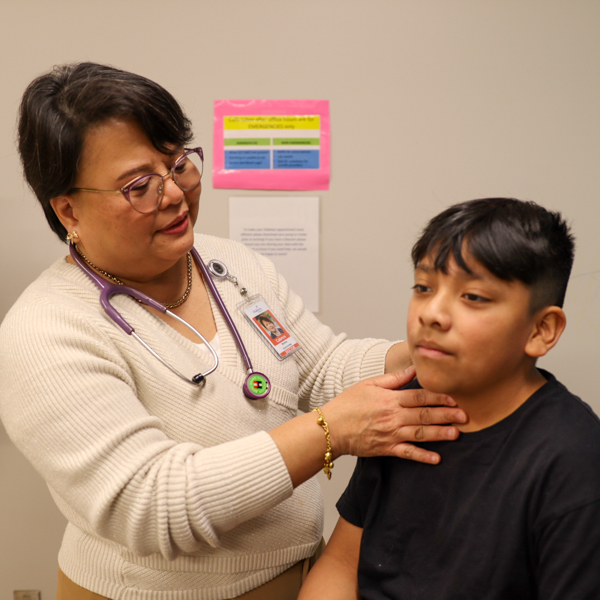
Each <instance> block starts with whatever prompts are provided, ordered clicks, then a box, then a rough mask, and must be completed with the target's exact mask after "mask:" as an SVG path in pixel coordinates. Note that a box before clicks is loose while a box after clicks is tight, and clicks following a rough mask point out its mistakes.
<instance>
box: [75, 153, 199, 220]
mask: <svg viewBox="0 0 600 600" xmlns="http://www.w3.org/2000/svg"><path fill="white" fill-rule="evenodd" d="M203 168H204V153H203V152H202V148H189V149H186V150H185V152H184V153H183V154H182V155H181V156H180V157H179V158H178V159H177V160H176V161H175V164H174V165H173V166H172V167H171V170H170V171H169V172H168V173H167V174H166V175H159V174H158V173H148V174H146V175H142V176H141V177H136V178H135V179H134V180H133V181H130V182H129V183H128V184H127V185H124V186H123V187H122V188H121V189H119V190H93V189H90V188H73V189H72V190H71V191H73V192H94V193H97V194H123V196H125V200H127V202H129V203H130V204H131V206H132V207H133V208H134V209H135V210H137V211H138V212H140V213H150V212H152V211H154V210H156V209H157V208H158V205H159V204H160V202H161V200H162V198H163V194H164V191H165V178H166V177H169V175H170V176H171V179H173V181H174V182H175V184H176V185H177V187H178V188H179V189H180V190H181V191H183V192H191V191H192V190H194V189H196V188H197V187H198V186H199V185H200V179H201V177H202V170H203Z"/></svg>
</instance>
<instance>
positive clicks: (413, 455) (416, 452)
mask: <svg viewBox="0 0 600 600" xmlns="http://www.w3.org/2000/svg"><path fill="white" fill-rule="evenodd" d="M394 455H395V456H397V457H398V458H405V459H407V460H414V461H416V462H422V463H427V464H431V465H437V464H438V463H439V462H440V460H441V457H440V455H439V454H437V453H436V452H430V451H429V450H425V449H424V448H419V447H418V446H413V445H412V444H407V443H403V444H398V445H397V446H396V452H395V454H394Z"/></svg>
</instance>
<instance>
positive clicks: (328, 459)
mask: <svg viewBox="0 0 600 600" xmlns="http://www.w3.org/2000/svg"><path fill="white" fill-rule="evenodd" d="M313 412H316V413H319V418H318V419H317V423H318V424H319V425H320V426H321V427H322V428H323V431H324V432H325V441H326V442H327V449H326V450H325V464H324V466H323V473H325V475H327V479H331V469H333V454H332V453H331V438H330V437H329V425H327V421H325V418H324V417H323V413H322V412H321V409H320V408H314V409H313Z"/></svg>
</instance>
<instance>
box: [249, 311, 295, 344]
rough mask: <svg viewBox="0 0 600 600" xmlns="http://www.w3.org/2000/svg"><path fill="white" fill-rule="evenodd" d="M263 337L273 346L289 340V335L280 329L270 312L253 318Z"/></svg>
mask: <svg viewBox="0 0 600 600" xmlns="http://www.w3.org/2000/svg"><path fill="white" fill-rule="evenodd" d="M253 320H254V322H255V323H256V324H257V325H258V328H259V329H260V331H262V333H263V335H264V336H265V337H266V338H267V339H268V340H269V341H270V342H271V343H272V344H273V345H274V346H276V345H277V344H280V343H281V342H283V340H286V339H287V338H289V337H290V336H289V333H288V332H287V331H286V330H285V329H284V328H283V327H282V325H281V323H280V322H279V321H278V320H277V319H276V318H275V316H274V315H273V313H272V312H271V311H270V310H266V311H265V312H262V313H260V314H259V315H257V316H256V317H254V318H253Z"/></svg>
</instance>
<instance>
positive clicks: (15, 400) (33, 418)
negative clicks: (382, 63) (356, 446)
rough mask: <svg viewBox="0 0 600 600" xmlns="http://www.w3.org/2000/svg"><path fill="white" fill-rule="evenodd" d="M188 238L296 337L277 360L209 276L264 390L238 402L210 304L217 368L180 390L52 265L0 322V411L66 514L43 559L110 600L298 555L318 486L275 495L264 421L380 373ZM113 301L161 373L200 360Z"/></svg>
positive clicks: (243, 264)
mask: <svg viewBox="0 0 600 600" xmlns="http://www.w3.org/2000/svg"><path fill="white" fill-rule="evenodd" d="M196 246H197V248H198V250H199V252H200V255H201V256H202V257H203V259H204V260H205V261H208V260H210V259H212V258H218V259H220V260H222V261H223V262H224V263H225V264H226V265H227V267H228V268H229V271H230V273H231V274H233V275H235V276H236V277H238V279H239V280H240V283H241V284H242V285H244V286H245V287H247V288H248V290H249V292H250V294H261V295H262V296H263V297H264V299H265V300H266V302H267V304H268V305H269V306H270V308H271V310H272V311H273V312H274V313H275V315H276V316H277V317H278V318H279V319H280V320H281V321H282V323H283V324H284V326H286V327H287V328H288V329H289V330H290V331H291V332H292V333H293V335H294V336H295V337H296V338H297V339H298V340H299V342H300V344H301V345H302V350H301V351H299V352H296V353H295V354H294V355H292V357H290V358H288V359H287V360H285V361H283V362H280V361H278V360H277V359H276V358H275V357H274V356H273V354H271V352H270V351H269V349H268V348H267V346H266V345H265V343H264V342H263V341H262V340H261V339H260V338H259V336H258V335H257V334H256V333H255V332H254V331H253V330H252V329H251V327H250V326H249V325H248V323H247V322H246V321H245V319H244V318H243V316H242V315H241V314H240V313H239V311H238V310H237V309H236V308H235V307H236V305H237V304H238V303H239V302H240V300H241V297H240V295H239V293H238V292H237V290H236V289H235V287H234V286H233V285H232V284H231V283H230V282H229V281H221V282H217V287H218V288H219V291H220V293H221V294H222V296H223V299H224V302H225V304H226V305H227V306H228V308H229V310H230V312H231V315H232V317H233V319H234V321H235V322H236V325H237V327H238V328H239V331H240V334H241V336H242V339H243V340H244V342H245V344H246V347H247V350H248V353H249V355H250V357H251V359H252V361H253V364H254V367H255V369H256V370H259V371H262V372H264V373H265V374H267V375H268V377H269V378H270V380H271V383H272V391H271V393H270V395H269V397H268V398H267V399H265V400H261V401H257V402H250V401H248V400H247V399H246V398H245V397H244V395H243V393H242V390H241V387H242V383H243V380H244V376H245V369H244V366H243V363H242V360H241V357H240V354H239V352H238V351H237V348H236V346H235V343H234V341H233V338H232V337H231V335H230V333H229V330H228V328H227V326H226V324H225V322H224V320H223V318H222V316H221V314H220V312H219V310H218V309H217V307H216V305H215V304H214V301H213V305H212V307H213V313H214V316H215V321H216V324H217V329H218V332H219V336H220V339H221V363H220V365H219V368H218V369H217V371H216V372H215V373H213V374H212V375H210V376H209V377H208V378H207V380H206V383H205V385H204V386H203V387H200V388H197V387H195V386H192V385H191V384H188V383H186V382H185V381H183V380H181V379H180V378H178V377H177V376H176V375H174V374H172V373H171V372H170V371H169V370H168V369H166V367H164V366H163V365H161V364H160V363H159V362H158V361H157V360H156V359H155V358H153V357H152V356H151V355H150V354H149V353H148V352H147V351H146V350H145V349H144V348H143V347H142V346H141V345H140V344H139V343H138V342H137V341H136V340H134V339H133V338H131V337H130V336H127V335H126V334H125V333H124V332H123V331H122V330H121V329H120V328H118V327H117V326H115V325H114V324H113V322H112V321H110V320H109V319H108V318H107V317H106V315H105V314H104V312H103V311H102V309H101V307H100V305H99V302H98V291H97V288H96V287H95V286H94V284H93V283H92V282H91V281H90V280H89V279H88V278H87V276H86V275H85V274H84V273H83V272H82V271H80V270H79V268H78V267H76V266H73V265H70V264H68V263H66V262H65V260H64V259H61V260H59V261H57V262H56V263H55V264H54V265H52V266H51V267H50V268H49V269H48V270H47V271H45V272H44V273H42V275H41V276H40V277H39V278H38V279H37V280H36V281H35V282H34V283H33V284H32V285H31V286H29V288H28V289H27V290H26V291H25V292H24V293H23V295H22V296H21V297H20V299H19V300H18V301H17V303H16V304H15V305H14V307H13V308H12V309H11V310H10V312H9V313H8V314H7V316H6V318H5V319H4V322H3V323H2V326H1V328H0V381H1V382H2V384H1V386H0V416H1V418H2V421H3V423H4V425H5V427H6V430H7V432H8V434H9V436H10V437H11V439H12V440H13V442H14V443H15V444H16V445H17V447H18V448H19V449H20V450H21V451H22V452H23V453H24V454H25V456H26V457H27V458H28V459H29V460H30V461H31V463H32V464H33V465H34V467H35V468H36V469H37V470H38V472H39V473H40V474H41V475H42V476H43V477H44V479H45V481H46V482H47V484H48V487H49V489H50V491H51V493H52V496H53V497H54V499H55V501H56V503H57V505H58V507H59V509H60V510H61V511H62V513H63V514H64V515H65V516H66V518H67V519H68V521H69V523H68V526H67V529H66V532H65V536H64V539H63V543H62V547H61V549H60V553H59V564H60V567H61V569H62V570H63V571H64V572H65V573H66V575H67V576H68V577H70V578H71V579H72V580H73V581H75V582H76V583H78V584H79V585H81V586H83V587H85V588H87V589H90V590H92V591H94V592H96V593H98V594H102V595H104V596H108V597H110V598H119V599H129V598H132V599H133V598H135V599H141V600H167V599H169V600H174V599H177V600H186V599H198V600H200V599H202V600H221V599H224V598H231V597H234V596H237V595H240V594H242V593H244V592H246V591H248V590H250V589H253V588H255V587H257V586H259V585H261V584H262V583H264V582H266V581H268V580H269V579H271V578H273V577H274V576H276V575H277V574H279V573H280V572H282V571H283V570H285V569H286V568H287V567H288V566H290V565H291V564H293V563H294V562H296V561H298V560H300V559H302V558H305V557H307V556H309V555H310V554H311V553H312V552H313V550H314V549H315V547H316V545H317V544H318V542H319V540H320V537H321V530H322V500H321V495H320V490H319V486H318V484H317V483H316V482H315V481H314V480H310V481H308V482H306V483H305V484H303V485H301V486H300V487H298V488H297V489H296V490H293V489H292V485H291V482H290V478H289V474H288V472H287V470H286V467H285V464H284V462H283V460H282V458H281V455H280V453H279V451H278V449H277V447H276V445H275V443H274V442H273V440H272V438H271V437H270V435H269V434H268V433H266V431H268V430H269V429H272V428H273V427H276V426H277V425H279V424H281V423H283V422H284V421H286V420H287V419H290V418H292V417H294V415H296V414H297V411H298V410H302V411H307V410H310V409H311V408H312V407H314V406H316V405H319V404H322V403H324V402H326V401H327V400H328V399H330V398H332V397H333V396H335V395H337V394H339V393H340V392H341V391H342V390H343V389H344V388H346V387H347V386H349V385H351V384H353V383H355V382H356V381H358V380H359V379H362V378H365V377H369V376H373V375H377V374H379V373H381V372H382V371H383V365H384V358H385V354H386V352H387V350H388V348H389V346H390V344H389V343H388V342H385V341H382V340H360V341H359V340H346V339H345V336H343V335H340V336H335V335H334V334H333V333H332V332H331V330H330V329H329V328H327V327H325V326H324V325H322V324H321V323H320V322H319V321H318V320H317V319H316V318H315V317H314V316H313V315H312V313H310V312H309V311H307V310H306V309H305V308H304V307H303V304H302V302H301V300H300V299H299V298H298V296H296V295H295V294H294V293H293V292H291V291H290V290H289V288H288V286H287V284H286V282H285V280H284V279H282V278H281V277H280V276H279V275H278V274H277V272H276V271H275V269H274V267H273V265H272V263H271V262H270V261H268V260H267V259H265V258H264V257H261V256H259V255H256V254H254V253H253V252H251V251H250V250H248V249H247V248H245V247H244V246H242V245H240V244H237V243H235V242H232V241H229V240H222V239H217V238H212V237H208V236H198V237H197V238H196ZM113 303H114V305H115V306H116V307H117V308H118V310H119V311H120V312H121V314H122V315H123V316H124V317H125V318H126V319H127V320H128V321H129V322H130V323H131V325H132V326H133V327H134V328H135V330H136V333H138V335H140V336H141V337H142V339H144V340H145V341H146V342H147V343H149V345H150V346H151V347H153V348H155V349H157V350H159V352H160V353H161V355H163V356H164V357H165V358H166V359H167V360H168V361H170V362H171V363H172V364H173V365H175V366H176V367H177V368H178V369H179V370H181V371H182V372H184V373H186V374H195V373H197V372H198V371H199V370H201V369H203V368H204V369H205V368H207V362H206V361H207V358H206V357H205V355H204V354H203V353H202V352H201V351H200V350H199V349H198V347H197V346H196V345H195V344H193V343H192V342H190V341H188V340H187V339H186V338H184V337H183V336H181V335H179V334H178V333H177V332H176V331H175V330H173V329H172V328H171V327H169V326H168V325H167V324H165V323H164V322H163V321H161V320H160V319H157V318H156V317H154V316H153V315H151V314H150V313H149V312H148V311H147V310H146V309H145V308H144V307H143V306H141V305H139V304H138V303H136V302H135V301H134V300H132V299H131V298H129V297H127V296H116V297H114V299H113Z"/></svg>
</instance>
